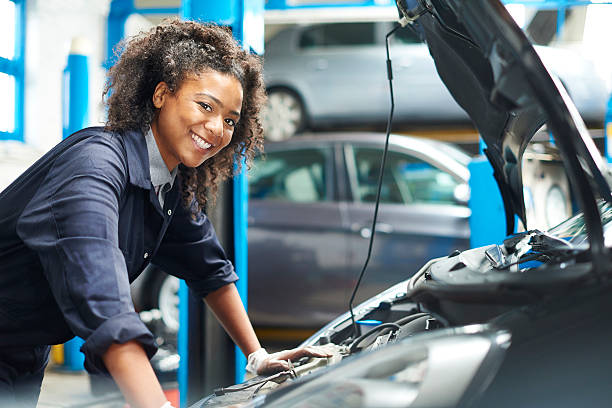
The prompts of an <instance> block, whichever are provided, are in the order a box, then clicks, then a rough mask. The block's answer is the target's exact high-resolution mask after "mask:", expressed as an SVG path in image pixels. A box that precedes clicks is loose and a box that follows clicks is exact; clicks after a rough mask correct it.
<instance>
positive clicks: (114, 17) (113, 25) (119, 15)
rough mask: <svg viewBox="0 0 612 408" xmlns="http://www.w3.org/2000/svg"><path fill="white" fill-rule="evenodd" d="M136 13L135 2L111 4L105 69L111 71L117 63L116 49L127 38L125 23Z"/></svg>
mask: <svg viewBox="0 0 612 408" xmlns="http://www.w3.org/2000/svg"><path fill="white" fill-rule="evenodd" d="M133 12H134V0H113V1H111V4H110V11H109V12H108V19H107V22H106V24H107V26H106V60H105V61H104V68H106V69H109V68H110V67H111V66H112V65H113V64H114V63H115V62H116V61H117V59H116V58H115V55H114V49H115V46H116V45H117V44H119V42H120V41H121V40H122V39H123V37H124V36H125V22H126V21H127V19H128V17H129V16H130V14H132V13H133Z"/></svg>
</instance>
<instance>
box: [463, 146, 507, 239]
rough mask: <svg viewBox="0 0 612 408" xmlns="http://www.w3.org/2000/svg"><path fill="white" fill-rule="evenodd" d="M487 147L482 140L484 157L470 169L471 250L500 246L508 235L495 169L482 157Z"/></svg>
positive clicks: (481, 149) (474, 162)
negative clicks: (485, 246)
mask: <svg viewBox="0 0 612 408" xmlns="http://www.w3.org/2000/svg"><path fill="white" fill-rule="evenodd" d="M484 149H486V144H485V143H484V141H483V140H482V138H480V154H481V155H480V156H479V157H476V158H474V159H473V160H472V161H471V162H470V164H468V169H469V170H470V180H469V185H470V201H469V207H470V209H471V210H472V215H471V216H470V247H471V248H475V247H480V246H484V245H490V244H495V243H500V242H502V241H503V239H504V238H505V236H506V216H505V212H504V203H503V200H502V197H501V193H500V192H499V187H498V186H497V183H496V182H495V178H494V177H493V167H492V166H491V163H489V161H488V160H487V159H486V157H484V156H483V155H482V154H483V153H484Z"/></svg>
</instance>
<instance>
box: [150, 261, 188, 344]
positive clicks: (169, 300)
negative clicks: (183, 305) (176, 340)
mask: <svg viewBox="0 0 612 408" xmlns="http://www.w3.org/2000/svg"><path fill="white" fill-rule="evenodd" d="M179 284H180V280H179V279H178V278H177V277H175V276H172V275H168V274H167V273H165V272H162V271H160V270H156V271H155V274H154V276H153V277H152V278H151V285H150V286H149V287H150V288H151V291H150V296H151V297H150V301H149V302H147V303H148V306H149V308H150V309H158V310H159V311H160V312H161V318H162V321H163V323H164V325H165V326H166V329H167V330H168V332H169V333H177V332H178V328H179V308H178V302H179V297H178V289H179Z"/></svg>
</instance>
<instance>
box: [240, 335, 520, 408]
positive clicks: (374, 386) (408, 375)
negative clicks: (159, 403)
mask: <svg viewBox="0 0 612 408" xmlns="http://www.w3.org/2000/svg"><path fill="white" fill-rule="evenodd" d="M509 341H510V335H509V334H508V332H506V331H491V330H489V329H486V327H485V326H481V325H474V326H466V327H463V328H455V329H444V330H438V331H436V332H430V333H426V334H423V335H419V336H415V337H413V338H411V339H408V340H406V341H404V342H400V343H397V344H395V345H391V346H388V347H385V348H381V349H378V350H376V351H373V352H369V353H363V354H360V355H357V356H355V357H354V358H352V359H347V360H346V361H345V362H343V363H341V364H339V365H337V366H335V367H332V368H330V369H329V370H328V371H327V372H326V373H324V374H323V375H320V376H318V377H317V378H315V379H313V380H311V381H308V382H304V383H302V384H301V385H300V386H297V387H295V388H294V389H293V390H291V391H289V392H285V393H282V395H281V396H280V397H275V396H274V393H272V394H269V395H268V396H266V398H262V399H258V400H257V401H252V403H251V405H249V406H252V407H255V406H261V405H263V406H266V407H271V408H272V407H274V408H285V407H287V408H288V407H303V408H306V407H309V408H316V407H319V408H324V407H336V406H342V407H349V408H372V407H390V408H394V407H425V406H428V407H431V406H435V407H447V406H448V407H450V406H456V405H457V404H459V403H460V402H461V401H463V400H464V398H466V390H467V389H468V387H470V386H471V388H470V389H471V390H474V389H479V387H478V384H474V382H475V380H474V379H475V378H479V379H481V380H480V381H484V380H482V379H484V378H492V374H494V373H495V372H496V371H497V369H498V368H499V365H500V364H501V361H502V360H503V355H504V354H505V350H506V349H507V347H508V345H509ZM485 361H487V362H488V363H487V364H484V363H485ZM482 367H485V369H486V370H489V371H492V372H491V373H487V374H489V375H479V376H477V375H476V374H477V373H478V372H479V370H481V368H482Z"/></svg>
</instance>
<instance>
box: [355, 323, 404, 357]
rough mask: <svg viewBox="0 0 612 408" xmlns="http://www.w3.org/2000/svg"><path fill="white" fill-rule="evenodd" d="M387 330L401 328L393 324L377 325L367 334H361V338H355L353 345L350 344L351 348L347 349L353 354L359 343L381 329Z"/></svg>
mask: <svg viewBox="0 0 612 408" xmlns="http://www.w3.org/2000/svg"><path fill="white" fill-rule="evenodd" d="M388 328H393V329H395V330H399V329H400V328H401V327H400V326H399V325H397V324H395V323H383V324H379V325H378V326H376V327H374V328H373V329H372V330H370V331H369V332H367V333H365V334H362V335H361V336H359V337H357V338H356V339H355V341H354V342H353V344H351V346H350V347H349V351H350V352H351V353H354V352H355V350H356V349H357V346H359V343H361V342H362V341H363V340H365V339H366V338H368V337H370V336H372V335H373V334H377V333H378V332H379V331H381V330H382V329H388Z"/></svg>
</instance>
